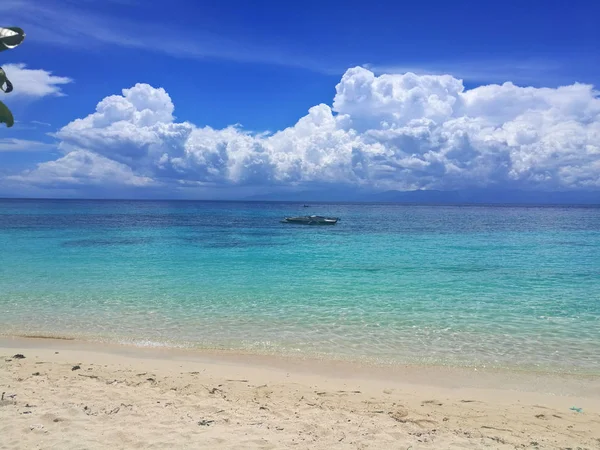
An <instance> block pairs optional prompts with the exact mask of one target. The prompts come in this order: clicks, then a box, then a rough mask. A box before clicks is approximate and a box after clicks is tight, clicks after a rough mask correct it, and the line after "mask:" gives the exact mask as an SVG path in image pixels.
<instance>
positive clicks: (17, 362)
mask: <svg viewBox="0 0 600 450" xmlns="http://www.w3.org/2000/svg"><path fill="white" fill-rule="evenodd" d="M15 354H23V355H24V356H25V358H24V359H20V358H15V357H14V355H15ZM0 392H4V394H3V395H4V398H3V399H2V400H0V448H3V449H51V448H52V449H61V450H62V449H99V448H102V449H104V448H107V449H108V448H110V449H118V448H142V449H153V448H155V449H167V448H169V449H170V448H181V449H191V448H194V449H196V448H211V449H221V448H236V449H246V448H265V449H281V448H299V449H304V448H310V449H330V448H336V449H357V448H373V449H409V448H410V449H412V450H416V449H430V448H435V449H454V448H461V449H464V448H494V449H504V448H506V449H513V448H540V449H541V448H552V449H554V448H562V449H567V448H571V449H578V448H585V449H598V448H600V382H599V380H598V378H593V377H582V376H579V377H576V376H549V375H544V376H540V375H535V374H518V373H508V372H506V373H502V372H489V371H481V370H479V371H474V370H466V369H465V370H456V369H444V368H414V367H402V368H395V369H390V368H385V369H384V368H374V367H363V366H356V365H351V364H344V363H331V362H330V363H325V362H319V361H300V360H289V359H287V360H286V359H283V358H268V357H258V356H251V355H232V354H224V353H222V354H211V353H207V352H203V353H199V352H185V351H175V350H156V349H153V350H146V349H137V348H136V349H133V348H127V347H117V346H106V345H104V346H100V345H92V344H89V343H81V342H69V341H57V340H41V339H11V338H2V339H0ZM573 406H576V407H580V408H582V412H576V411H573V410H571V409H570V408H571V407H573Z"/></svg>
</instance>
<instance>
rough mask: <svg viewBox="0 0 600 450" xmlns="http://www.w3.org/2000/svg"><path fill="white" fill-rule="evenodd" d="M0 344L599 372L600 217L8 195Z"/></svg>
mask: <svg viewBox="0 0 600 450" xmlns="http://www.w3.org/2000/svg"><path fill="white" fill-rule="evenodd" d="M309 212H310V213H311V214H324V215H334V216H339V217H341V221H340V222H339V223H338V224H337V225H335V226H325V227H310V226H302V225H290V224H281V223H279V220H280V219H281V218H282V217H284V216H286V215H295V214H307V213H309ZM0 334H4V335H51V336H62V337H77V338H84V339H89V340H100V341H110V342H123V343H130V344H136V345H150V346H183V347H200V348H226V349H236V350H243V351H253V352H260V353H275V354H292V355H300V356H318V357H326V358H345V359H347V358H349V359H360V360H371V361H375V362H379V363H384V364H397V363H409V364H443V365H451V366H477V367H483V366H485V367H504V368H515V369H538V370H544V371H546V370H548V371H572V372H581V373H600V208H574V207H572V208H550V207H539V208H536V207H483V206H478V207H466V206H461V207H459V206H448V207H441V206H437V207H434V206H401V205H373V204H370V205H368V204H356V205H354V204H316V205H312V206H311V208H302V205H299V204H294V203H288V204H286V203H228V202H222V203H221V202H153V201H152V202H151V201H52V200H43V201H34V200H26V201H23V200H0Z"/></svg>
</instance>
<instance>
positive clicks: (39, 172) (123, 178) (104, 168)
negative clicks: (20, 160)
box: [7, 150, 155, 188]
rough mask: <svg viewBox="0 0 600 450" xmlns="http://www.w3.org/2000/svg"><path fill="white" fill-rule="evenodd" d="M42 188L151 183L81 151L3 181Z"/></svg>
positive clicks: (116, 165) (147, 179)
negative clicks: (24, 183)
mask: <svg viewBox="0 0 600 450" xmlns="http://www.w3.org/2000/svg"><path fill="white" fill-rule="evenodd" d="M7 178H8V180H9V181H21V182H22V181H25V182H26V183H28V184H32V185H36V186H45V187H59V188H60V187H64V186H90V185H95V186H114V185H123V186H152V185H154V184H155V182H154V181H153V180H152V179H150V178H147V177H142V176H138V175H135V174H134V173H133V172H132V170H131V169H130V168H129V167H127V166H125V165H123V164H119V163H118V162H115V161H113V160H110V159H108V158H104V157H102V156H100V155H97V154H95V153H92V152H88V151H85V150H75V151H73V152H70V153H68V154H66V155H65V156H63V157H62V158H60V159H57V160H56V161H49V162H44V163H40V164H38V165H37V168H36V169H34V170H28V171H25V172H24V173H22V174H20V175H16V176H9V177H7Z"/></svg>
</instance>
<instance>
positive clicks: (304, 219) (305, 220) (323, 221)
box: [281, 216, 340, 225]
mask: <svg viewBox="0 0 600 450" xmlns="http://www.w3.org/2000/svg"><path fill="white" fill-rule="evenodd" d="M338 220H340V219H339V218H338V217H324V216H299V217H286V218H285V219H283V220H282V221H281V223H297V224H301V225H335V224H336V223H337V222H338Z"/></svg>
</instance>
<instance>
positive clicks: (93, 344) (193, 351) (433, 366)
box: [0, 333, 600, 380]
mask: <svg viewBox="0 0 600 450" xmlns="http://www.w3.org/2000/svg"><path fill="white" fill-rule="evenodd" d="M20 340H21V341H23V344H24V345H27V344H25V343H26V342H27V341H32V342H35V341H40V342H44V341H57V342H71V343H72V345H75V346H86V347H87V348H90V349H102V348H105V349H109V348H110V349H114V350H119V349H121V350H125V349H131V350H133V351H135V350H136V349H139V350H140V351H144V350H148V351H150V352H152V351H154V350H156V351H158V352H160V351H163V352H171V353H173V352H174V353H178V352H179V353H182V354H188V355H205V356H208V355H210V356H215V357H227V356H229V357H235V358H249V359H264V360H271V361H290V362H300V361H307V362H311V363H313V364H317V363H319V364H327V365H333V364H340V365H346V366H348V367H352V368H357V367H363V368H364V367H371V368H379V369H381V370H382V371H390V370H392V371H393V370H395V369H402V368H404V369H406V368H412V369H414V370H450V371H452V370H454V371H463V372H470V371H479V372H484V373H498V374H505V375H511V374H514V375H517V374H522V375H530V376H541V377H553V376H554V377H561V376H564V377H571V378H590V379H594V378H596V379H598V380H600V372H598V371H592V370H589V369H584V368H575V369H570V370H569V369H566V368H565V367H562V366H560V367H552V368H551V367H549V366H542V365H539V364H532V365H530V366H522V365H514V366H505V365H491V364H473V363H471V364H469V363H465V364H452V363H448V364H443V363H430V364H428V363H424V362H412V361H408V362H401V361H390V362H383V361H381V359H380V358H369V357H357V358H349V357H346V356H343V355H336V354H331V353H320V354H313V353H303V352H298V353H291V352H284V351H277V350H273V351H261V350H259V349H246V348H220V347H201V346H192V345H189V346H188V345H177V344H176V343H169V342H151V341H142V340H135V341H126V340H125V341H123V340H119V339H114V340H112V339H107V340H103V339H101V338H97V339H96V338H90V339H87V338H85V337H81V336H67V335H50V334H46V335H26V334H1V333H0V346H2V342H3V341H20ZM144 342H146V343H148V344H149V345H144Z"/></svg>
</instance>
